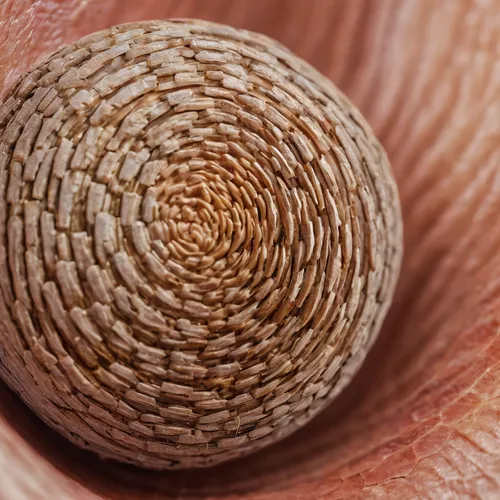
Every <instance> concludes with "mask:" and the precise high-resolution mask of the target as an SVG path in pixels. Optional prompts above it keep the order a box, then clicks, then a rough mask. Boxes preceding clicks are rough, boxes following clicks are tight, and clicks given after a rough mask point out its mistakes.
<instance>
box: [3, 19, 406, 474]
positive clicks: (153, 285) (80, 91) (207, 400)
mask: <svg viewBox="0 0 500 500" xmlns="http://www.w3.org/2000/svg"><path fill="white" fill-rule="evenodd" d="M0 191H1V196H0V203H1V206H0V216H1V219H0V286H1V290H2V295H1V299H0V308H1V309H0V315H1V318H0V321H1V322H2V324H1V331H0V371H1V373H2V376H3V377H4V378H5V380H6V381H7V382H8V383H9V385H10V386H11V387H12V388H13V389H14V390H16V391H17V392H18V393H19V394H20V395H21V397H22V398H23V399H24V400H25V401H26V402H27V403H28V404H29V405H30V406H31V407H32V408H33V409H34V410H35V411H36V412H37V413H38V414H39V415H40V416H41V417H42V418H43V419H44V420H45V421H46V422H47V423H49V424H50V425H51V426H53V427H55V428H56V429H58V430H59V431H60V432H61V433H63V434H64V435H66V436H67V437H68V438H69V439H71V440H72V441H73V442H75V443H76V444H78V445H80V446H82V447H85V448H88V449H91V450H93V451H95V452H97V453H99V454H100V455H102V456H104V457H110V458H115V459H119V460H122V461H127V462H131V463H135V464H137V465H141V466H143V467H150V468H170V467H193V466H207V465H211V464H213V463H217V462H221V461H224V460H227V459H229V458H232V457H236V456H239V455H243V454H246V453H248V452H251V451H254V450H256V449H258V448H260V447H262V446H264V445H266V444H268V443H271V442H273V441H276V440H278V439H281V438H282V437H284V436H286V435H288V434H289V433H290V432H292V431H293V430H295V429H297V428H298V427H299V426H301V425H303V424H304V423H305V422H307V421H308V420H309V419H310V418H311V417H312V416H313V415H314V414H315V413H317V411H319V410H320V409H321V408H323V407H324V406H325V405H326V404H327V403H328V402H329V401H330V400H331V399H332V398H333V397H335V395H336V394H338V393H339V392H340V391H341V390H342V388H343V387H344V386H345V385H346V383H348V382H349V380H350V379H351V378H352V375H353V373H354V372H355V371H356V369H357V368H358V366H359V364H360V363H361V362H362V360H363V359H364V357H365V355H366V352H367V349H368V348H369V347H370V345H371V344H372V342H373V341H374V339H375V337H376V334H377V333H378V330H379V328H380V323H381V321H382V320H383V317H384V315H385V312H386V309H387V306H388V304H389V302H390V300H391V298H392V293H393V289H394V284H395V280H396V277H397V273H398V270H399V264H400V258H401V245H402V244H401V221H400V213H399V205H398V199H397V193H396V188H395V184H394V181H393V179H392V177H391V174H390V168H389V165H388V162H387V159H386V156H385V153H384V151H383V150H382V148H381V146H380V145H379V143H378V142H377V140H376V139H375V138H374V136H373V134H372V132H371V130H370V128H369V127H368V125H367V124H366V123H365V121H364V120H363V118H362V117H361V116H360V114H359V112H358V111H357V110H356V109H355V108H353V106H352V105H351V104H350V103H349V102H348V101H347V100H346V98H345V97H344V96H343V95H342V94H341V93H340V92H339V91H338V90H337V89H336V88H335V87H334V86H333V85H332V84H331V83H330V82H329V81H327V80H326V79H325V78H324V77H322V76H321V75H319V74H318V73H317V72H316V71H315V70H314V69H312V68H311V67H310V66H309V65H307V64H306V63H305V62H304V61H302V60H300V59H299V58H297V57H296V56H294V55H293V54H292V53H290V52H289V51H287V50H286V49H285V48H283V47H282V46H280V45H279V44H278V43H277V42H275V41H273V40H271V39H269V38H267V37H264V36H262V35H257V34H255V33H249V32H246V31H240V30H235V29H232V28H230V27H227V26H221V25H215V24H210V23H206V22H202V21H168V22H167V21H153V22H142V23H136V24H128V25H122V26H118V27H115V28H112V29H110V30H106V31H103V32H99V33H95V34H93V35H90V36H88V37H86V38H84V39H81V40H79V41H78V42H76V43H75V44H73V45H71V46H69V47H66V48H64V49H62V50H61V51H59V52H58V53H56V54H54V55H53V56H52V57H50V58H49V59H48V60H47V61H46V62H44V63H43V64H41V65H39V66H38V67H37V68H36V69H34V70H33V71H31V72H30V73H29V74H28V75H26V76H25V77H23V78H22V79H21V80H20V81H19V82H18V84H17V85H16V87H15V88H14V90H13V92H12V93H11V94H10V95H9V96H8V97H7V99H6V100H5V101H4V103H3V104H2V105H1V107H0Z"/></svg>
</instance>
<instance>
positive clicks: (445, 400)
mask: <svg viewBox="0 0 500 500" xmlns="http://www.w3.org/2000/svg"><path fill="white" fill-rule="evenodd" d="M367 1H371V0H366V1H365V0H358V1H356V0H354V1H349V2H344V0H338V1H337V0H335V1H333V2H332V1H329V0H325V1H321V0H316V3H317V4H318V5H319V6H316V7H315V13H316V14H315V15H316V16H317V20H316V23H317V26H320V27H321V29H322V30H329V27H330V26H342V20H343V19H344V18H345V19H348V18H352V17H355V13H354V12H349V11H351V10H352V9H354V10H356V9H363V8H364V7H365V6H366V2H367ZM101 3H102V2H101ZM202 3H205V2H200V3H199V4H197V2H190V3H184V2H183V4H185V5H184V8H183V7H181V6H178V7H176V8H175V10H176V13H175V15H182V16H193V15H196V9H197V8H199V6H200V5H201V4H202ZM240 3H246V4H248V5H251V6H252V7H251V8H249V9H248V16H247V18H246V19H241V18H239V17H238V16H239V14H238V8H237V7H235V6H234V5H232V2H227V3H225V7H226V9H225V10H224V11H223V12H222V14H221V16H222V17H220V18H217V20H218V21H222V22H226V23H229V24H231V23H233V22H234V23H236V22H238V23H244V24H245V26H246V27H250V28H252V29H258V30H259V31H263V32H265V33H267V34H269V35H271V36H275V37H277V38H280V34H281V33H282V31H281V30H282V28H281V26H279V25H275V24H274V23H275V22H276V21H273V20H275V19H276V16H278V13H279V11H280V9H282V8H283V7H282V3H281V2H277V1H263V2H262V3H265V4H266V8H267V15H266V16H265V17H264V18H261V19H257V17H255V16H256V13H259V16H261V15H262V14H261V13H262V11H261V10H260V9H259V8H258V7H254V6H255V5H256V4H257V3H258V2H256V1H255V0H253V1H250V2H240ZM374 3H376V7H375V8H374V11H375V12H374V13H372V14H371V16H372V18H371V19H372V22H371V23H370V28H369V30H370V31H371V33H372V34H371V36H370V37H369V38H370V39H376V40H380V41H379V42H378V43H373V44H367V45H364V46H363V47H359V45H358V40H359V39H360V34H359V33H357V32H355V31H351V32H346V31H343V32H342V33H343V34H342V37H343V39H342V40H339V41H338V43H337V44H335V43H332V46H333V48H332V50H331V52H329V50H330V48H329V46H328V47H327V46H326V45H325V42H321V43H322V45H324V46H325V49H324V51H323V50H320V49H319V48H318V46H317V40H318V39H321V40H324V39H325V40H326V39H328V37H331V39H332V40H333V41H335V40H336V36H337V33H340V32H341V31H340V30H338V31H335V30H333V29H332V30H331V31H330V33H326V34H325V35H324V36H325V38H323V37H319V35H318V34H316V35H315V36H311V37H310V38H309V39H307V38H304V39H303V42H302V41H301V42H300V43H303V45H302V46H301V47H296V46H293V44H290V43H289V40H287V39H285V38H281V39H280V41H282V42H283V43H285V44H287V45H289V46H290V48H291V49H292V50H294V51H295V52H297V53H299V55H301V56H304V57H305V58H306V59H307V60H309V61H310V62H312V63H313V64H314V65H316V66H317V67H318V69H320V70H322V71H324V72H325V73H327V74H328V75H329V76H330V77H332V79H333V81H334V82H335V81H337V82H338V81H339V78H340V77H341V75H342V74H344V71H345V72H346V73H345V74H348V72H349V70H348V69H345V70H343V69H342V70H341V68H348V66H349V64H348V63H347V62H346V61H340V60H339V57H340V52H338V50H340V48H339V47H343V46H344V45H343V44H344V43H350V44H351V45H352V46H354V47H357V49H353V50H356V51H358V50H359V52H360V58H361V59H360V61H362V62H361V63H360V64H361V66H362V70H361V71H360V72H359V73H358V74H357V76H356V82H357V83H356V84H355V85H351V81H350V80H349V78H348V77H347V76H346V77H345V81H344V83H343V85H344V87H343V90H344V91H345V92H346V93H347V94H348V95H349V97H351V98H352V99H353V101H354V103H355V104H358V105H359V106H360V108H361V111H362V112H363V113H364V114H365V115H366V117H367V118H368V120H369V122H370V123H372V125H373V126H374V128H375V132H376V133H378V134H379V137H380V138H381V140H382V142H383V144H384V145H385V146H386V148H387V150H388V153H389V156H390V157H391V158H392V159H393V166H394V168H395V172H396V176H397V179H398V183H399V186H400V189H401V193H402V205H403V212H404V218H405V239H406V241H405V243H406V245H405V251H406V260H405V262H404V265H403V271H402V279H401V281H400V286H399V292H398V294H397V299H396V301H395V303H394V304H393V307H392V311H391V314H390V317H389V319H388V321H387V322H386V325H385V327H384V330H383V333H382V335H381V337H380V338H379V341H378V342H377V344H376V345H375V346H374V349H373V352H372V353H371V355H370V356H369V359H368V362H367V363H366V365H365V366H364V368H363V370H362V372H361V373H360V374H359V376H358V377H357V379H356V380H355V381H354V383H353V384H352V385H351V387H350V388H349V389H348V390H347V391H346V393H345V394H344V395H343V396H342V398H341V400H340V401H339V404H337V405H336V408H335V409H334V408H332V409H331V410H328V411H327V412H326V413H325V414H324V415H321V416H319V417H318V418H317V419H315V420H314V421H313V422H311V424H310V425H308V426H307V428H305V429H303V430H302V431H300V432H299V433H298V434H296V435H294V436H293V438H291V439H288V440H286V441H285V442H283V443H281V444H280V445H278V446H276V447H273V448H272V449H270V450H267V451H265V452H262V453H259V454H258V455H256V456H255V457H252V458H251V459H250V460H244V461H242V462H235V463H234V464H232V465H231V467H230V469H226V468H224V467H223V468H220V469H214V470H212V471H210V473H209V474H206V475H195V476H193V475H190V474H181V475H178V476H175V477H174V476H172V475H167V477H157V476H153V477H152V476H146V477H145V476H143V475H142V474H141V473H136V472H134V471H130V470H128V469H127V470H126V471H125V470H123V469H121V468H115V467H113V466H110V467H109V470H108V471H107V475H106V477H103V475H102V474H101V473H100V472H99V470H98V468H97V467H95V465H93V464H92V460H91V459H90V458H89V457H86V456H83V455H80V454H79V453H76V452H75V451H73V450H72V449H71V448H69V447H65V446H64V444H63V443H58V444H59V446H58V447H57V448H58V451H52V452H51V451H50V450H51V444H52V442H53V440H54V438H53V436H52V435H47V434H46V433H45V432H44V431H43V429H42V427H41V426H40V425H39V424H38V425H37V422H35V421H32V420H31V419H30V418H29V415H26V414H25V413H23V410H22V406H20V405H19V406H16V400H14V399H7V400H6V403H2V404H3V406H4V409H3V410H2V413H3V414H4V420H3V421H2V424H1V428H2V430H3V432H2V436H5V437H2V442H3V443H10V444H6V445H5V446H6V447H7V446H11V445H12V442H15V446H16V448H17V450H18V452H17V453H18V455H16V459H13V458H11V459H10V461H9V462H8V463H4V467H5V469H4V471H11V472H12V471H13V470H14V469H15V468H19V469H21V470H23V469H24V470H28V469H30V468H32V467H33V464H36V466H37V469H36V473H34V474H33V475H32V476H31V477H32V479H31V480H32V481H35V482H36V481H40V483H41V484H42V486H41V491H42V489H43V484H44V483H43V481H45V479H44V478H45V477H51V478H53V484H54V485H59V486H56V487H60V489H61V492H62V493H61V497H62V498H64V495H66V498H89V497H92V498H95V496H94V495H93V494H92V493H89V489H90V490H92V491H97V492H99V493H100V494H102V495H103V496H104V497H105V498H129V499H135V498H140V492H141V490H142V491H149V492H155V493H157V494H158V497H159V498H165V499H170V498H172V499H173V498H178V497H180V498H192V497H196V498H217V497H220V496H224V498H228V499H229V498H230V499H237V498H238V499H241V498H245V499H252V500H254V499H257V500H271V499H276V498H283V499H288V498H290V497H292V498H294V499H298V500H311V499H319V498H324V499H329V500H330V499H349V498H361V499H363V500H367V499H376V498H393V499H403V500H406V499H413V498H423V499H426V498H429V499H434V498H446V497H449V498H466V499H467V498H470V499H476V498H481V499H483V498H484V499H490V498H491V499H495V498H497V497H498V494H499V492H500V485H499V482H500V453H499V450H500V435H499V433H498V426H497V423H496V422H497V421H498V418H499V415H500V407H499V399H498V398H499V396H500V392H499V390H498V387H499V382H500V363H499V360H500V341H499V337H498V332H499V325H500V318H499V311H500V300H499V298H500V282H499V278H498V269H499V266H500V258H499V257H498V255H497V252H496V248H498V246H499V244H500V227H499V226H498V224H497V223H496V220H497V214H498V208H499V199H500V193H499V189H498V184H499V171H498V158H497V157H496V155H495V153H494V152H493V149H494V145H495V144H498V139H499V137H500V126H499V124H498V116H499V113H498V106H499V101H498V92H499V90H500V80H499V74H500V73H499V71H498V64H499V63H498V54H497V50H498V49H497V47H498V44H499V43H500V32H499V29H498V26H500V19H499V16H500V13H499V12H498V8H497V2H496V1H495V0H486V1H475V0H458V1H456V0H422V1H415V2H409V1H406V0H377V2H374ZM211 4H212V5H211V7H213V8H214V9H217V10H214V11H212V12H219V10H218V9H219V8H220V5H221V4H224V2H218V1H216V2H211ZM309 5H310V2H308V1H305V2H295V6H296V8H297V9H299V10H303V11H304V12H305V11H306V10H307V9H309ZM346 5H347V6H346ZM96 8H97V2H95V4H93V3H92V2H89V4H88V6H87V10H86V12H92V11H93V9H96ZM109 8H110V9H111V7H109ZM170 9H173V4H168V3H167V4H165V5H164V6H161V7H158V6H157V5H156V2H150V3H149V4H148V2H147V1H143V2H141V6H140V7H137V10H136V11H135V12H133V9H132V8H130V10H129V11H128V12H127V13H126V14H125V13H123V12H117V11H116V10H114V8H113V10H114V12H115V14H114V15H115V16H116V17H113V19H112V20H110V18H106V14H105V13H102V17H101V18H100V22H102V24H103V26H104V25H106V24H113V23H116V22H120V21H122V20H126V19H124V17H125V16H128V17H129V18H130V16H134V15H135V14H137V15H138V16H142V17H162V16H164V17H165V16H168V15H169V14H170ZM191 9H194V10H191ZM385 9H388V13H387V14H386V15H387V16H388V18H387V19H386V21H383V19H384V15H382V12H383V11H384V10H385ZM124 10H126V9H124ZM94 12H95V11H94ZM336 12H338V16H341V19H338V18H335V19H332V20H331V24H330V23H328V22H326V21H325V19H324V18H323V16H327V15H328V16H332V17H335V16H336V14H335V13H336ZM461 13H462V14H461ZM319 19H321V22H320V21H319ZM266 20H270V21H269V22H266ZM28 24H29V23H28ZM67 26H68V30H69V31H71V26H72V22H71V21H68V22H67ZM3 29H4V28H3ZM80 29H81V30H82V31H81V32H80V33H78V34H83V33H84V32H90V31H92V30H93V29H96V27H90V26H88V25H87V26H84V25H83V24H82V25H81V28H80ZM422 33H425V38H423V37H422ZM476 33H477V34H479V33H483V36H484V37H485V38H484V39H483V40H481V42H480V43H479V42H477V43H476V42H474V41H473V39H474V36H479V35H476ZM3 36H4V35H3ZM11 36H13V37H15V32H11ZM288 36H292V35H288ZM76 37H77V35H75V32H72V33H69V34H68V39H74V38H76ZM372 37H373V38H372ZM12 40H15V38H12ZM308 40H310V44H308ZM68 41H69V40H68ZM56 45H57V44H56ZM433 46H434V47H440V49H439V50H435V51H434V50H432V47H433ZM55 48H56V47H55V46H54V47H53V49H55ZM351 52H352V51H351ZM323 53H325V54H327V57H326V56H325V58H323V55H322V54H323ZM38 55H39V53H37V54H25V59H24V60H23V61H22V64H21V65H20V72H22V70H23V68H24V69H26V68H27V66H28V65H30V64H31V63H32V61H33V60H34V59H35V58H36V57H38ZM457 56H459V57H460V59H461V60H462V62H461V63H460V64H458V65H456V64H457V61H456V59H455V60H454V58H456V57H457ZM373 61H375V63H374V62H373ZM374 64H375V68H374ZM416 68H420V69H419V70H418V74H417V75H416V74H415V72H416V71H417V70H416ZM450 94H451V95H456V96H457V99H458V102H457V99H451V98H450ZM409 103H412V104H411V106H410V104H409ZM396 123H397V126H396ZM436 123H438V124H439V126H438V125H436ZM402 130H404V135H403V134H402ZM431 130H432V133H430V132H428V131H431ZM471 131H472V133H471ZM467 150H468V153H467V154H464V151H467ZM485 172H486V173H485ZM447 181H448V182H447ZM438 185H439V186H440V188H439V189H433V187H434V186H438ZM427 192H429V194H428V195H426V193H427ZM424 198H425V199H426V200H427V201H428V203H426V204H425V205H422V203H423V202H422V200H423V199H424ZM417 207H418V208H417ZM442 210H444V212H445V213H446V215H441V211H442ZM424 233H425V234H424ZM421 340H422V342H420V341H421ZM340 403H343V409H339V407H340V406H342V405H341V404H340ZM23 415H24V416H23ZM20 416H23V418H22V420H21V422H19V423H18V425H17V426H16V429H15V430H14V429H13V428H12V426H13V425H14V422H16V420H17V421H18V420H20ZM332 422H336V425H332ZM34 436H36V439H35V437H34ZM30 444H31V445H35V449H31V448H30ZM39 453H42V454H43V455H42V456H40V455H39ZM47 457H48V458H49V459H50V460H47ZM53 464H55V465H56V466H57V468H55V467H54V465H53ZM68 475H69V476H70V477H72V478H75V479H76V480H77V481H78V482H79V485H76V484H75V485H71V483H70V482H68V479H67V477H68ZM229 476H230V477H229ZM4 477H6V478H7V480H8V481H10V487H11V488H12V490H13V491H16V489H17V490H19V491H22V488H24V487H25V486H24V485H25V484H26V483H27V482H28V479H27V476H26V475H24V476H22V477H20V476H19V475H15V474H10V473H9V472H6V473H5V474H4ZM72 487H73V488H76V489H77V491H78V493H74V495H75V496H71V494H73V492H72V493H68V492H70V491H71V490H70V488H72ZM50 496H53V493H52V494H51V495H50ZM27 498H29V497H27ZM41 498H43V497H41ZM47 498H49V495H48V494H47Z"/></svg>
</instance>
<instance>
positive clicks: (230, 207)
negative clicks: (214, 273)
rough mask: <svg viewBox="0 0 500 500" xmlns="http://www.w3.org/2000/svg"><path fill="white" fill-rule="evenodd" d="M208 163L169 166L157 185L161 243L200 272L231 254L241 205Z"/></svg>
mask: <svg viewBox="0 0 500 500" xmlns="http://www.w3.org/2000/svg"><path fill="white" fill-rule="evenodd" d="M210 166H211V165H210V163H209V162H206V161H205V160H194V161H192V162H188V163H185V164H181V165H174V166H171V167H170V168H167V169H166V171H165V172H164V175H162V179H163V180H162V182H161V183H160V185H159V186H158V190H159V196H158V206H159V213H160V220H161V221H162V225H163V230H164V235H165V239H164V242H165V244H166V245H167V248H168V249H169V251H170V254H171V257H172V258H173V259H175V260H176V261H177V262H179V263H183V264H184V265H185V266H187V267H189V268H191V269H198V270H200V271H202V270H204V269H206V268H208V267H210V266H212V265H213V264H214V263H215V262H216V261H218V260H220V259H221V258H226V257H229V256H230V255H231V253H229V252H228V251H229V249H230V248H231V240H232V237H233V235H235V234H236V235H238V234H239V233H241V226H242V223H241V214H242V210H241V206H240V205H239V204H238V202H237V200H234V199H233V198H232V196H231V192H230V190H229V187H228V185H227V184H226V183H225V182H224V180H223V178H222V177H221V175H220V174H219V173H217V171H213V170H211V169H210ZM216 168H217V166H216ZM235 219H236V220H235ZM236 228H237V229H236ZM234 250H236V249H233V251H234Z"/></svg>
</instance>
